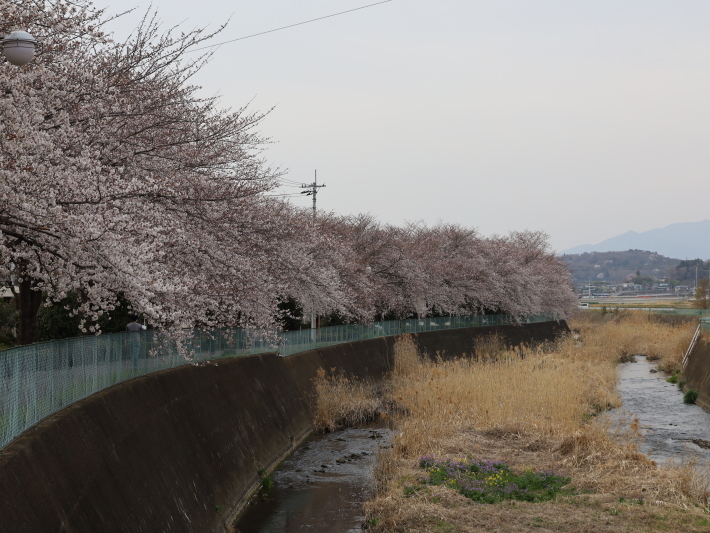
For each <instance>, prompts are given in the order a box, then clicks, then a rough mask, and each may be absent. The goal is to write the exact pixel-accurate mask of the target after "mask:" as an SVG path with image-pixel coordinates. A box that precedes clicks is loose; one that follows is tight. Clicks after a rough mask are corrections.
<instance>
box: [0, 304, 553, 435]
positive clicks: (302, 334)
mask: <svg viewBox="0 0 710 533" xmlns="http://www.w3.org/2000/svg"><path fill="white" fill-rule="evenodd" d="M547 320H550V318H549V317H542V316H537V317H530V318H527V319H525V320H524V322H543V321H547ZM515 323H517V322H516V321H515V320H514V319H512V318H511V317H509V316H505V315H477V316H463V317H461V316H460V317H440V318H425V319H410V320H390V321H386V322H374V323H372V324H366V325H359V324H353V325H344V326H331V327H327V328H320V329H317V330H311V329H306V330H301V331H288V332H272V333H270V334H263V333H261V334H260V333H259V332H256V331H246V330H243V329H233V330H221V331H212V332H202V331H195V332H194V333H193V335H192V336H191V337H190V338H189V339H188V340H187V347H188V350H189V351H190V352H191V353H192V354H193V360H188V359H186V358H185V357H183V356H182V355H180V354H179V353H178V350H177V347H176V345H175V344H174V343H172V342H170V341H169V340H168V339H165V338H160V337H159V335H158V334H156V333H155V332H154V331H151V330H149V331H144V332H138V333H128V332H126V333H112V334H104V335H98V336H87V337H77V338H72V339H64V340H58V341H51V342H43V343H38V344H31V345H27V346H19V347H16V348H10V349H8V350H3V351H0V449H2V448H3V447H5V446H6V445H7V444H9V443H10V442H11V441H12V440H13V439H15V438H16V437H18V436H19V435H20V434H21V433H23V432H24V431H26V430H27V429H29V428H31V427H32V426H34V425H35V424H37V423H38V422H40V421H41V420H42V419H44V418H46V417H48V416H50V415H52V414H54V413H56V412H57V411H59V410H61V409H63V408H65V407H67V406H69V405H71V404H73V403H75V402H77V401H79V400H82V399H83V398H86V397H87V396H90V395H92V394H95V393H97V392H99V391H102V390H104V389H107V388H109V387H111V386H113V385H116V384H118V383H121V382H123V381H126V380H129V379H132V378H135V377H138V376H144V375H146V374H150V373H153V372H159V371H161V370H166V369H168V368H174V367H177V366H182V365H186V364H192V363H200V362H205V361H212V360H215V359H220V358H227V357H238V356H244V355H253V354H259V353H269V352H278V353H280V354H281V355H283V356H287V355H291V354H294V353H297V352H304V351H308V350H313V349H315V348H322V347H325V346H332V345H335V344H341V343H345V342H352V341H360V340H365V339H372V338H375V337H385V336H391V335H402V334H405V333H419V332H423V331H434V330H442V329H455V328H468V327H477V326H498V325H506V324H515Z"/></svg>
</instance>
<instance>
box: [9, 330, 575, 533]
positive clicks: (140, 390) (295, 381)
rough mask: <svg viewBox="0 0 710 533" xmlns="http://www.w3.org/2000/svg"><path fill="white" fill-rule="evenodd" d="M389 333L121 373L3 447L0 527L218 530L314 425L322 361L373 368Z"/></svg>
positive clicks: (469, 340) (549, 335) (440, 346)
mask: <svg viewBox="0 0 710 533" xmlns="http://www.w3.org/2000/svg"><path fill="white" fill-rule="evenodd" d="M566 331H568V329H567V325H566V324H565V323H559V324H558V323H555V322H546V323H538V324H526V325H524V326H499V327H489V328H468V329H457V330H446V331H436V332H427V333H420V334H417V335H414V337H415V339H416V342H417V343H418V344H419V346H420V348H421V349H422V351H423V352H425V353H428V354H429V355H430V356H432V357H434V356H436V355H437V353H438V354H439V355H441V356H442V357H444V358H448V357H454V356H460V355H461V354H462V353H467V354H471V353H472V351H473V349H472V347H473V345H474V344H475V340H476V339H477V338H481V337H482V336H487V335H490V334H491V333H497V334H498V335H500V336H501V337H502V338H504V339H505V340H506V341H507V342H508V343H509V344H511V345H518V344H520V343H529V342H533V341H545V340H552V339H554V338H555V337H556V336H557V335H559V334H560V333H563V332H566ZM394 342H395V339H394V338H392V337H387V338H377V339H371V340H367V341H359V342H354V343H349V344H341V345H337V346H332V347H328V348H323V349H320V350H313V351H309V352H303V353H299V354H295V355H292V356H289V357H286V358H282V357H279V356H278V355H276V354H263V355H257V356H252V357H240V358H234V359H227V360H223V361H217V362H216V363H213V364H207V365H203V366H189V367H180V368H176V369H173V370H168V371H165V372H161V373H157V374H152V375H149V376H145V377H142V378H137V379H135V380H133V381H130V382H127V383H123V384H120V385H117V386H115V387H112V388H111V389H108V390H105V391H103V392H101V393H99V394H96V395H94V396H91V397H90V398H87V399H86V400H83V401H81V402H79V403H77V404H75V405H72V406H71V407H69V408H67V409H64V410H63V411H61V412H59V413H56V414H55V415H54V416H52V417H50V418H48V419H46V420H44V421H43V422H42V423H40V424H39V425H37V426H36V427H34V428H32V429H31V430H29V431H27V432H26V433H25V434H23V435H22V436H21V437H20V438H18V439H17V440H16V441H15V442H13V443H12V444H11V445H10V446H8V447H7V448H5V449H4V450H3V451H2V452H1V453H0V495H1V496H0V532H3V533H4V532H7V533H18V532H23V533H33V532H36V533H50V532H66V533H94V532H106V533H108V532H126V533H139V532H143V533H163V532H164V533H182V532H200V533H202V532H222V531H224V530H225V525H226V524H231V523H232V522H233V520H234V518H235V517H236V515H237V513H238V512H239V511H240V510H241V509H242V508H243V506H244V504H245V503H246V501H247V499H248V497H249V496H250V495H251V494H252V493H253V491H254V490H255V489H256V488H257V487H258V485H259V476H258V474H257V471H258V470H259V469H262V468H263V469H266V470H271V469H272V468H274V467H275V466H276V465H277V464H278V463H279V462H281V461H282V460H283V458H285V457H286V456H287V455H288V454H289V453H290V452H291V451H292V450H293V449H294V447H295V446H297V445H298V444H299V443H300V442H302V441H303V439H305V438H306V436H308V434H309V433H310V432H311V429H312V427H311V413H310V406H311V397H312V387H313V383H312V379H313V377H314V376H315V373H316V371H317V369H318V368H321V367H322V368H326V369H330V368H337V369H341V370H342V371H344V372H346V373H347V374H349V375H352V376H359V377H369V378H375V379H378V378H381V377H382V376H383V375H384V374H386V373H387V372H388V371H389V370H390V369H391V367H392V352H393V350H392V348H393V346H394Z"/></svg>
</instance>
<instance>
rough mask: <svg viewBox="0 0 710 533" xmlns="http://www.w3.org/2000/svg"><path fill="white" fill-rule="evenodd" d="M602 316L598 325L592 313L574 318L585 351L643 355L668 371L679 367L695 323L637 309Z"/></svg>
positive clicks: (623, 356)
mask: <svg viewBox="0 0 710 533" xmlns="http://www.w3.org/2000/svg"><path fill="white" fill-rule="evenodd" d="M605 316H606V317H609V318H607V320H606V322H604V323H602V324H601V325H600V324H599V323H598V322H597V320H598V317H594V313H585V314H582V315H581V316H579V317H578V318H577V319H576V321H575V323H574V326H575V328H576V329H578V330H579V331H580V335H581V338H582V340H583V341H584V345H585V351H587V352H589V351H591V350H593V349H599V350H601V351H602V352H603V354H604V357H608V356H609V355H613V356H615V357H616V359H617V360H618V361H620V362H623V361H628V360H630V358H632V357H633V356H634V355H645V356H647V357H648V358H649V359H650V360H652V361H658V366H659V368H660V369H661V370H664V371H666V372H668V373H673V372H674V371H675V370H677V369H679V368H680V365H681V362H682V360H683V355H684V354H685V350H686V349H687V348H688V345H689V344H690V341H691V339H692V337H693V333H694V332H695V326H696V324H695V323H694V322H692V321H688V322H678V321H675V322H664V321H662V320H661V317H659V316H656V315H652V314H649V313H644V312H641V311H625V312H624V311H620V312H619V313H618V314H617V313H607V315H605ZM595 318H596V320H595Z"/></svg>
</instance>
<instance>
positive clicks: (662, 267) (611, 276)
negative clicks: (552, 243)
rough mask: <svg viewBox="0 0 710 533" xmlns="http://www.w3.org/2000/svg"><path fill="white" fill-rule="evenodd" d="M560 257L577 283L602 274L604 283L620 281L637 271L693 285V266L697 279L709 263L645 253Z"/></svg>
mask: <svg viewBox="0 0 710 533" xmlns="http://www.w3.org/2000/svg"><path fill="white" fill-rule="evenodd" d="M559 257H560V259H561V260H562V261H564V262H565V263H566V264H567V266H568V268H569V269H570V271H571V272H572V277H573V278H574V280H575V282H576V283H587V282H588V281H598V280H599V277H598V276H599V274H603V275H604V277H603V279H604V281H607V282H621V281H623V280H624V278H628V277H633V276H634V275H636V273H637V272H640V274H641V275H642V276H649V277H652V278H667V279H668V280H669V281H676V282H677V283H683V282H686V281H688V282H690V281H692V282H694V281H695V265H696V264H697V265H698V266H699V270H698V272H699V277H707V268H708V264H707V263H703V261H701V260H699V259H694V260H689V261H681V260H680V259H673V258H670V257H665V256H662V255H659V254H657V253H654V252H649V251H646V250H626V251H625V252H587V253H582V254H562V255H560V256H559ZM691 284H692V283H691Z"/></svg>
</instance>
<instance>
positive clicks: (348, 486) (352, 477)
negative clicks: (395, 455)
mask: <svg viewBox="0 0 710 533" xmlns="http://www.w3.org/2000/svg"><path fill="white" fill-rule="evenodd" d="M391 436H392V431H391V430H389V429H386V428H377V429H372V428H364V429H358V428H352V429H346V430H343V431H338V432H336V433H330V434H326V435H315V436H312V437H310V438H309V439H308V440H307V441H306V442H305V443H304V444H303V445H302V446H300V447H299V448H298V449H297V450H296V451H295V452H294V453H293V454H292V455H291V456H290V457H289V458H288V459H286V460H285V461H284V462H283V463H282V464H281V465H280V466H279V468H278V469H277V470H276V471H275V472H274V473H273V474H272V475H271V479H272V480H273V481H274V484H273V487H272V488H271V489H270V490H269V491H264V490H263V489H262V491H261V492H260V493H259V494H258V495H257V497H255V498H253V499H252V501H251V502H250V503H249V505H248V506H247V508H246V509H245V510H244V512H243V513H242V515H241V516H240V517H239V520H238V521H237V523H236V524H235V527H236V531H237V532H238V533H266V532H269V533H289V532H292V531H303V530H306V531H311V532H316V533H317V532H323V533H325V532H328V533H332V532H336V531H337V532H355V531H362V529H361V526H362V523H363V521H364V519H365V517H364V516H363V514H362V504H363V503H364V502H365V501H367V500H368V499H369V497H370V495H371V490H372V470H373V468H374V464H375V455H376V453H377V450H378V448H380V447H384V446H387V445H388V444H389V442H390V440H391Z"/></svg>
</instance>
